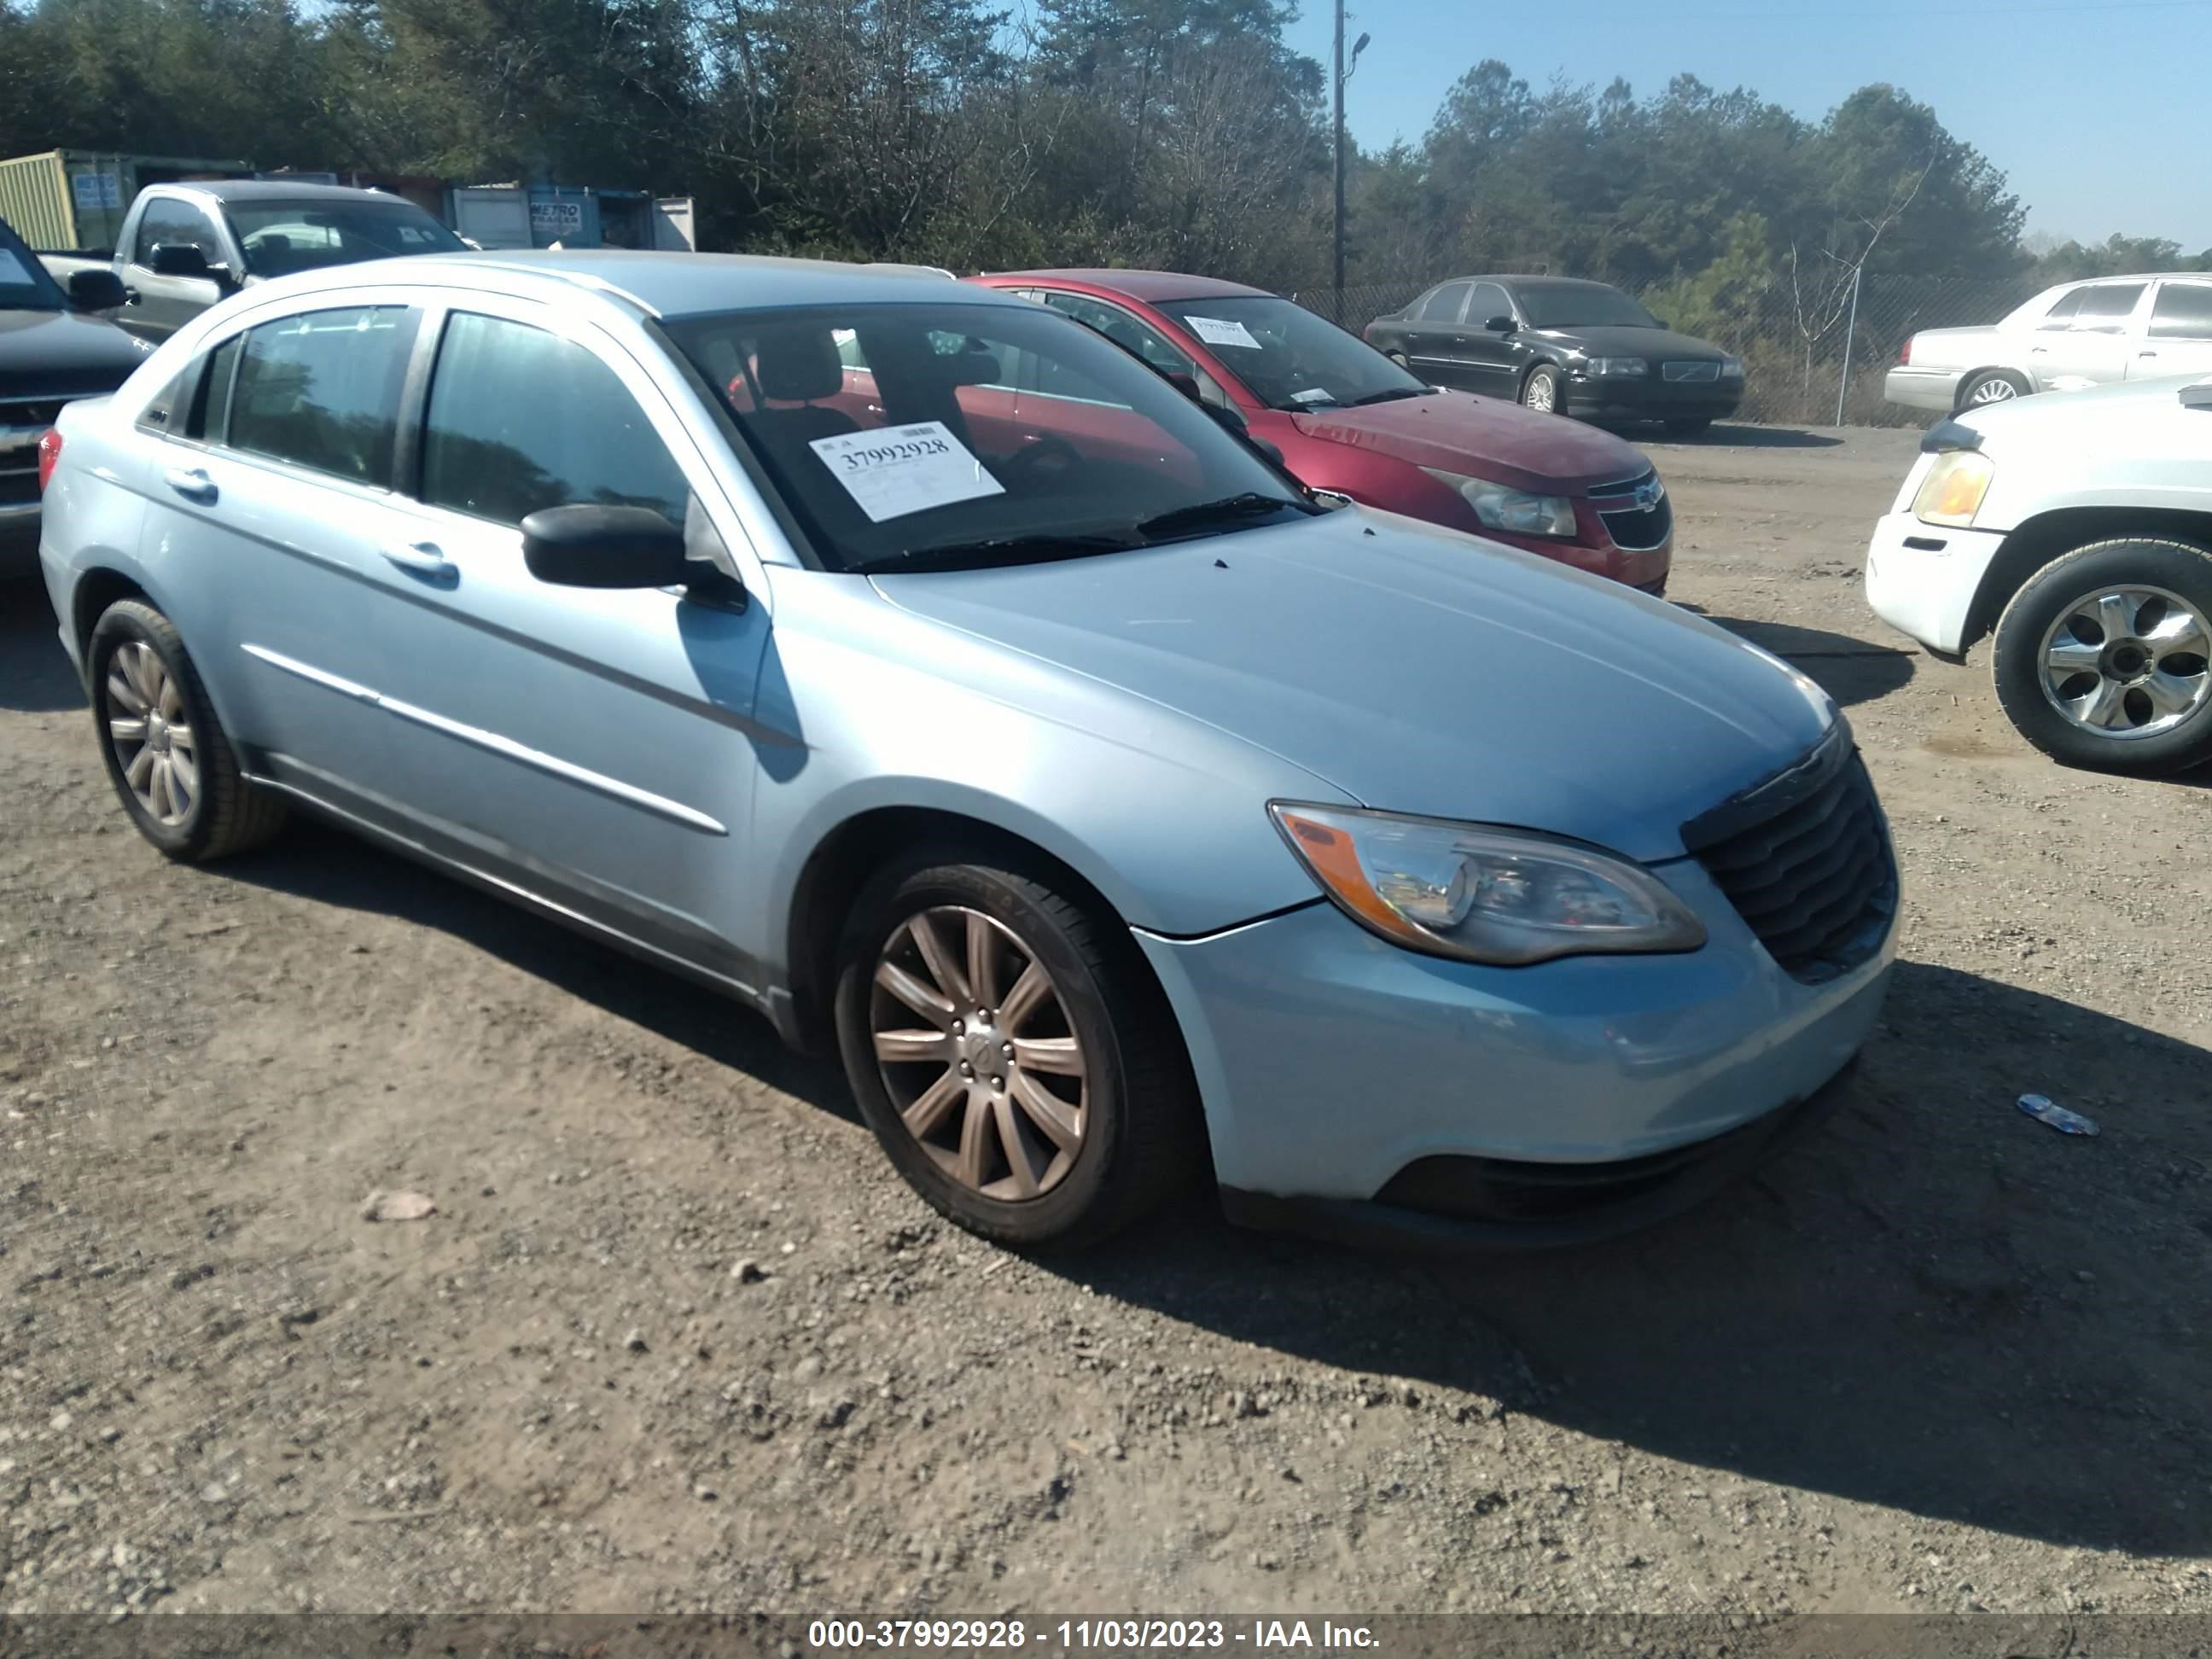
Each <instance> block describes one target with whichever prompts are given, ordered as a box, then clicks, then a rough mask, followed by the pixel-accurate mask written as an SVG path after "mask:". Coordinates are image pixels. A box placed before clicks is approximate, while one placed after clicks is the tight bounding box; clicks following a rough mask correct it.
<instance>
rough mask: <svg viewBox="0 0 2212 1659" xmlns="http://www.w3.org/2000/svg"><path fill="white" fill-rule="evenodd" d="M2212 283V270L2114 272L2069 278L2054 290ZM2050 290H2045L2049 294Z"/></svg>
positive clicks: (2054, 285) (2055, 286)
mask: <svg viewBox="0 0 2212 1659" xmlns="http://www.w3.org/2000/svg"><path fill="white" fill-rule="evenodd" d="M2187 282H2198V283H2212V270H2135V271H2117V270H2116V271H2114V272H2113V273H2112V275H2111V276H2069V277H2068V278H2067V279H2066V280H2065V281H2064V282H2063V283H2052V284H2051V287H2052V288H2087V287H2089V286H2090V285H2091V284H2093V283H2187ZM2049 291H2050V290H2049V289H2045V292H2046V293H2048V292H2049Z"/></svg>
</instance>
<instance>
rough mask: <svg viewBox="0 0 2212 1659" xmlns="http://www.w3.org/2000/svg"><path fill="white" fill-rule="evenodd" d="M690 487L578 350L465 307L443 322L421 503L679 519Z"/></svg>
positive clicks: (611, 379)
mask: <svg viewBox="0 0 2212 1659" xmlns="http://www.w3.org/2000/svg"><path fill="white" fill-rule="evenodd" d="M823 343H824V344H825V345H829V346H830V351H831V361H832V362H833V363H834V362H835V361H836V350H835V347H834V345H833V344H831V343H830V342H829V341H828V340H827V339H826V338H825V340H824V342H823ZM690 493H691V492H690V485H689V484H687V483H685V482H684V473H683V470H682V469H681V468H680V467H678V465H677V464H676V460H675V458H674V457H673V456H671V454H669V453H668V448H667V446H666V445H665V444H663V443H662V442H661V441H660V436H659V434H658V433H656V432H655V431H654V430H653V423H652V422H650V421H649V420H647V418H646V414H645V411H644V410H642V409H641V408H640V407H638V402H637V399H636V398H634V397H632V396H631V395H630V392H629V387H627V386H624V385H623V383H622V379H621V377H620V376H619V375H617V374H616V373H615V372H614V370H613V369H611V368H608V367H607V365H606V364H605V363H604V362H600V361H599V358H598V357H597V356H594V355H593V354H592V352H591V351H590V350H588V349H586V348H585V347H583V346H581V345H579V344H577V343H575V342H574V341H573V340H565V339H562V337H560V336H559V335H557V334H552V333H549V332H547V331H545V330H544V329H542V328H533V327H532V326H531V325H529V324H527V323H511V322H508V321H507V320H506V319H504V318H500V317H484V316H479V315H477V314H476V313H473V312H456V313H453V317H452V318H451V319H449V320H448V321H447V324H446V333H445V337H444V339H443V340H442V341H441V343H440V344H439V347H438V364H437V368H436V369H435V372H434V373H433V374H432V376H431V380H430V401H429V407H428V410H427V412H426V414H425V416H424V418H423V422H422V499H423V500H424V501H428V503H430V504H431V505H432V506H434V507H449V508H451V509H452V510H453V511H454V512H456V513H467V514H469V515H470V516H471V518H477V519H489V520H492V521H493V522H494V523H495V524H506V525H513V524H520V523H521V522H522V520H524V519H526V518H527V517H528V516H529V515H530V514H531V513H535V512H537V511H538V509H539V508H541V507H568V506H577V505H580V506H602V507H651V508H652V509H653V511H654V512H656V513H660V514H662V515H663V516H664V517H665V518H667V519H668V520H670V521H671V523H675V524H682V523H683V522H684V515H685V509H686V507H687V506H688V504H689V502H690Z"/></svg>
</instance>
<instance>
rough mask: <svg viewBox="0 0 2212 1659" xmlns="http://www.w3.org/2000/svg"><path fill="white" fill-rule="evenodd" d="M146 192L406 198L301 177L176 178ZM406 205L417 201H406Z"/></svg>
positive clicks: (249, 198)
mask: <svg viewBox="0 0 2212 1659" xmlns="http://www.w3.org/2000/svg"><path fill="white" fill-rule="evenodd" d="M147 189H148V191H149V192H150V193H158V194H162V195H167V194H169V193H171V192H174V191H188V192H190V193H191V194H192V195H195V196H204V197H210V198H211V199H213V200H215V201H217V202H358V201H362V200H363V199H366V200H368V201H372V202H406V201H407V198H406V197H404V196H394V195H392V193H391V192H390V191H380V190H356V189H354V188H353V187H352V186H351V185H318V184H313V183H310V182H309V181H308V180H307V179H176V180H174V181H173V182H170V183H165V184H159V185H148V186H147ZM408 205H409V206H410V207H413V206H416V205H417V204H415V203H412V202H408Z"/></svg>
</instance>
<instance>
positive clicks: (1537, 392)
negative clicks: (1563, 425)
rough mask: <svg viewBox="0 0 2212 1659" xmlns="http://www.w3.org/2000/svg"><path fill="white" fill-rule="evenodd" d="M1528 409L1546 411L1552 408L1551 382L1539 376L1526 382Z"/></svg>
mask: <svg viewBox="0 0 2212 1659" xmlns="http://www.w3.org/2000/svg"><path fill="white" fill-rule="evenodd" d="M1528 407H1529V408H1531V409H1541V410H1547V411H1548V410H1550V409H1551V407H1552V382H1551V381H1550V380H1549V379H1547V377H1546V376H1544V375H1541V374H1539V375H1538V376H1537V377H1536V378H1535V379H1534V380H1531V381H1529V382H1528Z"/></svg>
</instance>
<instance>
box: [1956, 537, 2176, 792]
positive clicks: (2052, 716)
mask: <svg viewBox="0 0 2212 1659" xmlns="http://www.w3.org/2000/svg"><path fill="white" fill-rule="evenodd" d="M2209 659H2212V550H2207V549H2205V548H2203V547H2199V546H2197V545H2195V544H2192V543H2189V542H2178V541H2167V540H2165V539H2162V538H2152V537H2148V536H2145V537H2125V538H2118V539H2115V540H2112V541H2103V542H2095V543H2092V544H2090V545H2088V546H2087V547H2081V548H2076V549H2075V550H2074V551H2073V552H2071V553H2069V554H2067V555H2066V556H2064V557H2063V558H2061V559H2058V560H2056V561H2054V562H2051V564H2048V565H2045V567H2044V568H2042V569H2041V570H2039V571H2038V572H2037V573H2036V574H2034V575H2033V576H2032V577H2031V578H2029V579H2028V581H2027V586H2023V587H2022V588H2021V590H2020V592H2017V593H2015V595H2013V599H2012V603H2011V604H2009V605H2007V606H2006V607H2005V611H2004V615H2003V616H2002V617H2000V618H1999V619H1998V622H1997V626H1996V651H1995V653H1994V662H1993V672H1994V677H1995V678H1996V691H1997V700H1998V701H1999V702H2001V703H2002V704H2003V706H2004V711H2005V714H2007V716H2008V717H2009V718H2010V720H2012V723H2013V724H2014V726H2017V727H2018V728H2019V730H2020V733H2021V736H2022V737H2024V738H2027V740H2028V741H2029V742H2030V743H2032V744H2034V745H2035V746H2036V747H2037V748H2038V749H2040V750H2043V752H2044V753H2045V754H2046V755H2049V756H2050V757H2051V758H2052V759H2053V760H2056V761H2058V762H2061V763H2063V764H2066V765H2069V766H2081V767H2087V768H2091V769H2095V770H2099V771H2106V772H2131V773H2136V774H2137V775H2142V776H2146V777H2158V776H2162V775H2166V774H2168V773H2172V772H2180V771H2185V770H2187V769H2189V768H2191V767H2193V766H2197V765H2200V764H2202V763H2205V762H2207V761H2212V660H2209Z"/></svg>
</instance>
